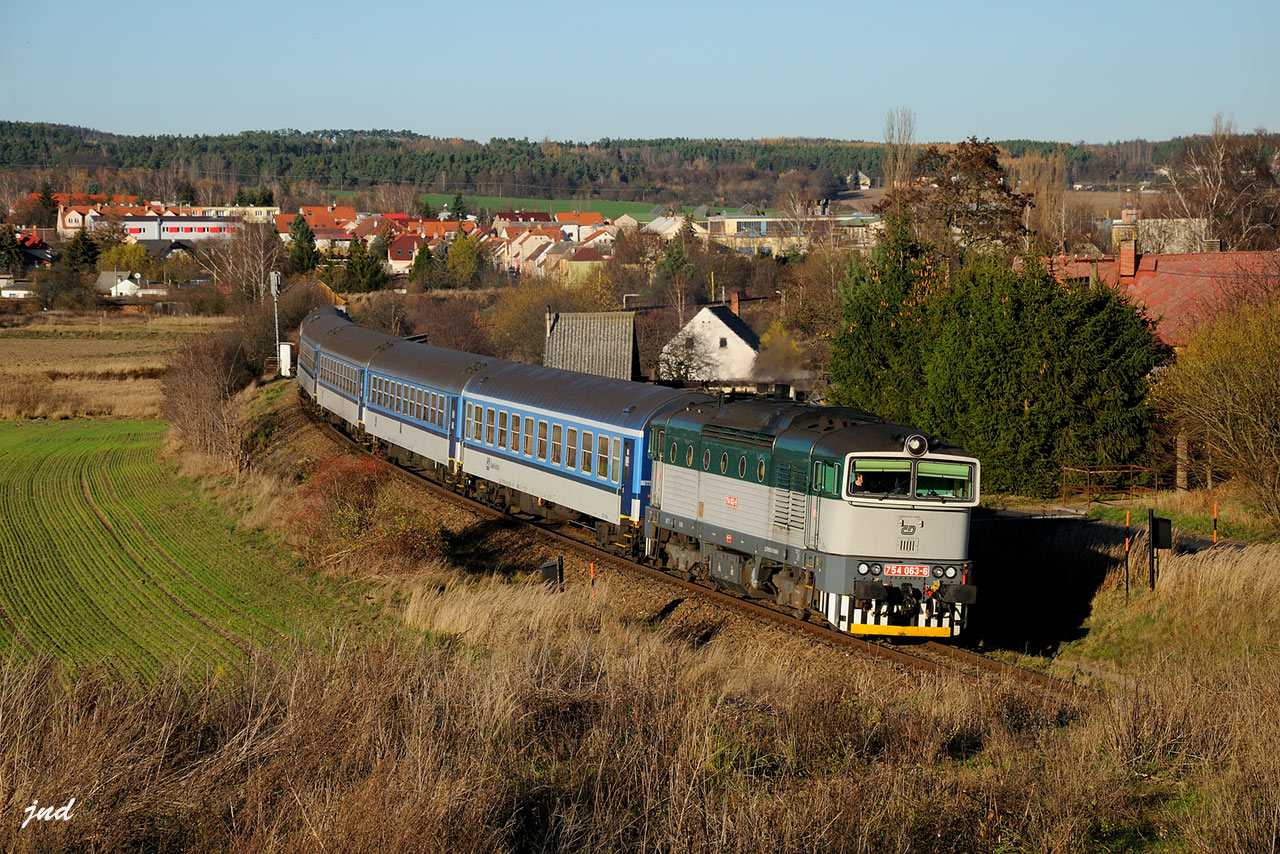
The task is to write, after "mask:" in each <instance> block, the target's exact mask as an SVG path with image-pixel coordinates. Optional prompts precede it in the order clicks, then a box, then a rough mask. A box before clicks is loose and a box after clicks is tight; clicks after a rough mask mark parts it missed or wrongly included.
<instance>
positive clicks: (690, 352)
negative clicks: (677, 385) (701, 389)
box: [658, 330, 715, 383]
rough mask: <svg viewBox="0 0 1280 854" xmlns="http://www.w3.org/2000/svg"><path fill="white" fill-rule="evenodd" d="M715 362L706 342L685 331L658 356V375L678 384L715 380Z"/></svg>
mask: <svg viewBox="0 0 1280 854" xmlns="http://www.w3.org/2000/svg"><path fill="white" fill-rule="evenodd" d="M714 369H715V360H714V359H712V358H711V354H710V353H709V352H708V351H707V348H706V344H705V342H704V341H703V340H702V339H701V338H700V337H699V336H698V335H697V334H696V333H693V332H690V331H687V330H686V331H683V332H681V333H679V334H678V335H677V336H676V337H675V338H673V339H672V340H671V342H670V343H668V344H667V346H665V347H663V348H662V353H661V355H659V356H658V375H659V376H660V377H662V378H663V379H666V380H675V381H676V382H686V383H687V382H699V381H703V380H709V379H713V378H714V377H713V376H712V374H713V373H714Z"/></svg>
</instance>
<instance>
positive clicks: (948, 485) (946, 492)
mask: <svg viewBox="0 0 1280 854" xmlns="http://www.w3.org/2000/svg"><path fill="white" fill-rule="evenodd" d="M916 497H917V498H944V499H945V498H954V499H956V500H957V501H968V500H969V499H970V498H972V497H973V466H971V465H969V464H968V463H943V462H929V461H926V460H921V461H920V462H919V463H917V465H916Z"/></svg>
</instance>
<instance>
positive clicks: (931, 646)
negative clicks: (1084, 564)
mask: <svg viewBox="0 0 1280 854" xmlns="http://www.w3.org/2000/svg"><path fill="white" fill-rule="evenodd" d="M298 405H299V406H301V407H302V409H303V412H304V413H305V415H306V416H307V418H308V419H310V420H311V422H312V423H313V424H315V425H316V426H317V427H319V428H320V429H321V430H322V431H323V432H324V433H326V434H327V435H329V436H330V437H331V438H333V439H334V440H335V441H337V442H339V443H340V444H346V445H349V446H352V447H356V448H360V449H361V450H363V451H365V452H366V453H367V452H369V451H370V449H369V446H367V445H365V444H363V443H361V442H359V441H357V440H356V439H353V438H352V437H351V436H349V435H347V434H346V433H344V432H343V431H341V430H339V429H338V428H337V427H335V426H334V425H332V424H330V423H328V422H327V421H325V420H323V419H321V418H320V417H319V416H318V415H317V414H316V413H315V411H314V410H313V409H312V408H311V407H310V406H308V405H307V403H306V401H305V400H304V399H303V398H301V397H299V399H298ZM391 470H392V471H393V472H394V473H395V475H396V476H397V477H399V478H401V479H403V480H405V481H407V482H409V483H412V484H414V485H415V486H417V487H419V488H424V489H428V490H430V491H431V492H432V493H433V494H435V495H437V496H439V497H442V498H445V499H446V500H448V501H451V502H454V503H455V504H457V505H458V506H461V507H465V508H466V509H468V510H470V511H471V512H473V513H475V514H477V515H479V516H481V517H484V518H489V519H505V520H512V519H514V520H515V521H517V522H520V523H521V524H523V525H525V526H527V527H528V528H530V529H533V530H536V531H537V532H538V533H539V535H540V536H543V537H546V538H549V539H551V540H553V541H555V542H556V543H558V544H560V545H561V546H564V547H565V548H566V549H568V550H570V551H573V552H576V553H578V554H579V555H581V556H583V557H585V558H586V559H588V560H590V561H593V562H595V563H597V564H607V565H610V566H613V567H616V568H618V569H620V570H622V571H624V572H629V573H632V574H635V575H639V576H641V577H645V578H649V579H652V580H654V581H659V582H661V583H662V584H665V585H668V586H672V587H676V588H679V589H681V590H684V591H687V592H689V593H692V594H693V595H695V596H698V597H699V598H702V599H704V600H707V601H711V602H714V603H716V604H718V605H721V606H723V607H725V608H729V609H732V610H734V611H737V612H739V613H743V614H746V615H748V616H750V617H752V618H754V619H758V620H765V621H768V622H771V623H774V624H776V625H780V626H783V627H785V628H786V629H788V630H790V631H793V632H796V633H800V634H804V635H807V636H810V637H812V638H814V639H816V640H818V641H820V642H822V643H826V644H830V645H832V646H837V647H844V648H847V649H850V650H853V651H855V652H858V653H861V654H863V655H866V656H869V657H871V658H875V659H879V660H881V661H885V662H888V663H891V664H894V665H897V666H900V667H906V668H909V669H912V670H916V671H925V672H933V673H944V672H945V673H951V674H959V675H960V676H962V677H964V678H967V679H970V680H973V681H977V682H985V683H989V682H991V681H993V680H998V679H1005V680H1009V681H1013V682H1018V683H1020V684H1023V685H1025V686H1028V687H1031V688H1032V689H1033V690H1034V691H1035V692H1036V693H1039V694H1041V695H1042V696H1044V697H1045V698H1046V699H1052V700H1054V701H1068V702H1080V701H1088V700H1090V699H1092V698H1095V697H1097V696H1098V693H1097V692H1096V691H1094V690H1093V689H1090V688H1086V687H1083V686H1080V685H1077V684H1075V683H1072V682H1066V681H1063V680H1060V679H1055V678H1053V677H1051V676H1046V675H1045V674H1043V673H1039V672H1037V671H1034V670H1030V669H1028V668H1025V667H1018V666H1016V665H1012V664H1007V663H1005V662H1002V661H997V660H995V659H992V658H989V657H987V656H984V655H981V654H979V653H976V652H972V651H969V650H965V649H961V648H958V647H951V646H947V645H945V644H941V643H937V642H935V641H929V642H923V643H917V644H913V645H911V646H910V647H909V648H908V647H906V646H904V645H902V644H894V643H890V642H882V641H875V640H867V639H865V638H861V637H858V636H856V635H851V634H846V633H843V632H838V631H836V630H834V629H832V628H830V627H828V626H826V625H824V624H817V623H810V622H808V621H806V620H802V619H798V618H796V617H794V616H792V615H791V614H789V613H785V612H783V611H779V610H777V609H776V608H773V607H769V606H768V605H765V604H762V603H760V602H757V601H752V600H748V599H740V598H738V597H736V596H730V595H728V594H726V593H723V592H721V591H720V590H717V589H715V588H714V587H711V586H708V585H705V584H700V583H698V582H697V581H690V580H685V579H682V578H678V577H676V576H673V575H669V574H667V573H665V572H661V571H659V570H656V569H653V568H652V567H648V566H645V565H643V564H641V563H637V562H635V561H631V560H628V559H626V558H624V557H621V556H619V555H617V554H614V553H612V552H609V551H606V550H604V549H601V548H599V547H598V546H596V545H595V544H594V543H589V542H586V541H584V540H582V539H579V538H578V537H575V536H571V535H570V534H568V533H566V532H565V531H564V530H559V529H557V528H555V527H551V526H549V525H546V524H540V523H539V522H538V521H537V520H533V519H528V518H523V517H520V516H512V515H511V514H508V513H504V512H502V511H501V510H498V509H496V508H494V507H492V506H490V505H488V504H485V503H483V502H481V501H476V500H475V499H473V498H469V497H467V496H465V495H462V494H460V493H458V492H457V491H455V490H453V489H449V488H447V487H445V486H442V485H441V484H438V483H436V482H435V481H433V480H430V479H429V478H427V477H425V476H424V475H423V474H421V473H420V472H417V471H414V470H412V469H409V468H406V467H404V466H400V465H397V464H394V463H392V464H391Z"/></svg>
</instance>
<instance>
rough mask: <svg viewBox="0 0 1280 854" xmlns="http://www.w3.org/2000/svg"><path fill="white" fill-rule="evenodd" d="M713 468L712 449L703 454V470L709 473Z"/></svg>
mask: <svg viewBox="0 0 1280 854" xmlns="http://www.w3.org/2000/svg"><path fill="white" fill-rule="evenodd" d="M710 468H711V449H710V448H707V449H706V450H705V451H703V452H702V470H703V471H708V470H710Z"/></svg>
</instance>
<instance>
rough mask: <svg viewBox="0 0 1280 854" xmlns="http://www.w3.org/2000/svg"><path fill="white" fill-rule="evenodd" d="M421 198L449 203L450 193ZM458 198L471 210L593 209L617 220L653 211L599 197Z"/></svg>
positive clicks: (432, 202) (434, 203) (640, 204)
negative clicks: (621, 217)
mask: <svg viewBox="0 0 1280 854" xmlns="http://www.w3.org/2000/svg"><path fill="white" fill-rule="evenodd" d="M422 198H423V199H424V200H425V201H426V202H428V203H429V204H430V205H431V206H432V207H434V208H439V207H440V206H441V205H443V204H449V203H452V202H453V194H452V193H450V194H447V195H446V194H444V193H425V194H423V197H422ZM462 199H463V201H465V202H466V203H467V207H468V209H470V210H471V211H472V212H473V213H474V212H475V211H477V210H479V209H481V208H489V209H490V210H492V211H511V210H526V211H546V212H547V213H558V212H560V211H593V212H595V213H598V214H600V215H601V216H603V217H607V218H608V219H617V218H618V217H620V216H622V215H623V214H631V215H632V216H633V217H635V218H636V219H637V220H639V221H641V222H647V221H649V220H651V219H653V214H651V213H650V211H651V210H653V203H652V202H608V201H604V200H603V199H515V198H501V197H498V196H468V195H466V194H465V193H464V194H463V196H462Z"/></svg>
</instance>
